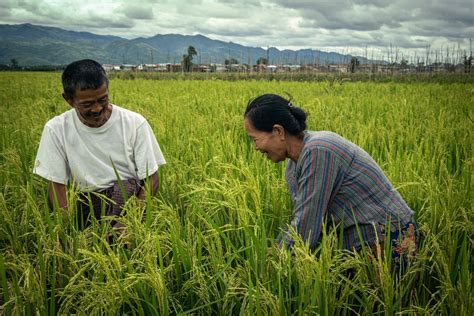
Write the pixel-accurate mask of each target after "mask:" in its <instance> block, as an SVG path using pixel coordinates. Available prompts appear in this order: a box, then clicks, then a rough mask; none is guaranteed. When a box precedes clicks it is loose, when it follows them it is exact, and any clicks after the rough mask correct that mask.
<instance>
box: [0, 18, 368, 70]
mask: <svg viewBox="0 0 474 316" xmlns="http://www.w3.org/2000/svg"><path fill="white" fill-rule="evenodd" d="M189 45H192V46H194V47H195V48H196V50H197V52H198V55H197V56H195V57H194V61H195V62H196V63H220V64H223V63H224V61H225V60H226V59H229V58H234V59H236V60H237V61H238V62H239V63H247V64H249V63H250V64H255V63H256V61H257V59H258V58H260V57H263V58H267V57H268V59H269V62H270V63H272V64H301V63H303V64H307V63H320V64H324V63H341V62H348V61H349V60H350V58H351V56H350V55H341V54H338V53H328V52H323V51H319V50H312V49H302V50H297V51H293V50H278V49H276V48H273V47H270V48H269V49H268V50H267V49H263V48H260V47H247V46H243V45H240V44H236V43H232V42H224V41H219V40H213V39H210V38H208V37H205V36H203V35H193V36H190V35H179V34H166V35H161V34H159V35H155V36H153V37H148V38H142V37H139V38H135V39H131V40H128V39H125V38H121V37H118V36H110V35H107V36H104V35H97V34H92V33H88V32H73V31H66V30H63V29H60V28H55V27H44V26H38V25H33V24H17V25H8V24H3V25H2V24H0V64H9V63H10V61H11V59H16V60H17V61H18V63H19V65H20V66H34V65H65V64H68V63H70V62H72V61H74V60H78V59H82V58H92V59H95V60H97V61H99V62H100V63H110V64H139V63H140V64H142V63H179V62H181V59H182V55H183V54H185V53H186V51H187V48H188V46H189ZM358 58H359V61H360V62H361V63H362V62H364V61H365V59H364V58H362V57H358Z"/></svg>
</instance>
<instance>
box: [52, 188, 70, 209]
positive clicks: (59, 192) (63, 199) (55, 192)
mask: <svg viewBox="0 0 474 316" xmlns="http://www.w3.org/2000/svg"><path fill="white" fill-rule="evenodd" d="M48 200H49V204H50V206H51V207H53V208H54V207H55V206H57V207H59V208H60V209H63V210H67V208H68V207H67V194H66V186H65V185H64V184H61V183H57V182H49V184H48Z"/></svg>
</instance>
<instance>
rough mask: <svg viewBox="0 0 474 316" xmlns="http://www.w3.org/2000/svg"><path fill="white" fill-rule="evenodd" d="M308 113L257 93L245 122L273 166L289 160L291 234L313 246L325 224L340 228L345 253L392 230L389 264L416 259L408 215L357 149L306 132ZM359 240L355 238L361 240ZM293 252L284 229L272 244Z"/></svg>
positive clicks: (373, 244) (339, 139) (328, 136)
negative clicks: (401, 259) (402, 256)
mask: <svg viewBox="0 0 474 316" xmlns="http://www.w3.org/2000/svg"><path fill="white" fill-rule="evenodd" d="M306 117H307V114H306V113H305V112H304V111H303V110H302V109H300V108H298V107H296V106H294V105H293V104H292V103H291V102H290V101H289V100H285V99H284V98H282V97H280V96H278V95H274V94H265V95H261V96H259V97H257V98H255V99H254V100H252V101H251V102H249V104H248V105H247V109H246V110H245V114H244V123H245V129H246V131H247V134H248V135H249V136H250V137H251V138H252V139H253V141H254V143H255V148H256V149H257V150H258V151H260V152H262V153H263V154H265V155H266V156H267V157H268V158H269V159H270V160H272V161H273V162H275V163H278V162H280V161H284V160H286V159H287V158H289V160H288V164H287V167H286V171H285V178H286V182H287V184H288V189H289V191H290V194H291V198H292V200H293V203H294V205H293V206H294V209H293V217H292V220H291V226H292V228H293V229H294V230H295V231H296V232H297V233H298V234H299V235H300V236H301V237H302V239H303V240H305V241H308V242H309V246H310V248H311V249H314V248H315V247H316V244H317V241H318V238H319V236H320V234H321V228H322V223H323V220H327V221H328V224H330V225H331V226H332V225H337V226H338V227H340V228H343V247H344V248H345V249H350V250H352V249H355V250H360V249H361V247H362V244H364V245H368V246H369V247H373V248H376V245H377V240H379V241H380V242H383V241H384V239H385V235H386V233H385V228H388V227H390V234H389V235H390V238H391V242H392V249H393V255H394V256H395V257H396V258H395V261H397V260H399V259H397V258H398V257H399V256H400V255H408V256H414V255H415V251H416V244H417V232H416V226H415V223H414V222H413V215H414V212H413V211H412V210H411V209H410V208H409V207H408V205H407V204H406V203H405V201H404V200H403V198H402V197H401V196H400V194H399V193H398V192H397V191H396V190H395V189H394V187H393V185H392V184H391V183H390V181H389V180H388V179H387V177H386V176H385V174H384V173H383V172H382V170H381V169H380V167H379V166H378V165H377V163H376V162H375V161H374V160H373V159H372V157H370V155H369V154H368V153H367V152H365V151H364V150H363V149H362V148H360V147H358V146H357V145H355V144H353V143H351V142H350V141H348V140H346V139H344V138H343V137H341V136H339V135H337V134H335V133H332V132H328V131H318V132H314V131H306ZM359 236H360V237H361V238H359ZM283 243H284V244H285V245H286V247H287V248H291V247H292V246H293V240H292V239H291V238H290V236H289V231H286V232H285V233H284V234H282V235H281V236H280V237H279V239H278V242H277V244H278V245H279V246H281V245H282V244H283Z"/></svg>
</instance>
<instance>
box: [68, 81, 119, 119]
mask: <svg viewBox="0 0 474 316" xmlns="http://www.w3.org/2000/svg"><path fill="white" fill-rule="evenodd" d="M63 97H64V99H65V100H66V101H67V103H69V105H70V106H72V107H73V108H74V109H75V110H76V113H77V116H78V117H79V119H80V120H81V122H82V123H84V124H85V125H87V126H89V127H100V126H102V125H104V124H105V122H107V120H108V119H109V117H110V114H111V113H112V107H111V105H110V103H109V90H108V88H107V83H103V84H102V85H101V86H100V87H98V88H97V89H95V90H93V89H87V90H79V89H76V92H75V94H74V98H73V99H69V98H68V97H66V96H64V95H63Z"/></svg>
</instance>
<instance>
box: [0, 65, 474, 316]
mask: <svg viewBox="0 0 474 316" xmlns="http://www.w3.org/2000/svg"><path fill="white" fill-rule="evenodd" d="M110 92H111V99H112V101H113V102H114V103H116V104H118V105H121V106H123V107H126V108H129V109H132V110H135V111H137V112H139V113H141V114H143V115H144V116H145V117H146V118H147V119H148V121H149V122H150V124H151V126H152V128H153V130H154V132H155V134H156V136H157V139H158V141H159V143H160V145H161V148H162V150H163V152H164V154H165V157H166V159H167V162H168V164H167V165H166V166H165V167H163V168H162V169H160V179H161V186H160V190H159V193H158V194H157V196H156V197H154V198H153V199H150V200H148V201H147V203H145V204H139V203H137V201H136V200H135V199H134V198H131V199H129V201H128V202H127V215H126V217H125V218H124V221H125V223H126V225H127V226H128V227H129V228H130V229H129V235H128V236H127V239H126V240H125V239H124V238H119V239H118V240H117V244H116V245H112V246H110V245H109V244H108V243H107V242H106V238H105V236H106V234H107V223H106V222H102V223H97V222H96V223H94V225H92V226H91V227H90V228H87V229H86V230H84V231H78V230H76V229H75V228H74V225H73V224H72V221H73V218H72V217H71V216H68V215H65V214H62V213H61V212H59V211H57V210H53V211H49V210H48V209H47V207H46V204H47V203H46V201H47V200H46V199H47V197H46V182H45V181H44V180H42V179H41V178H38V177H37V176H34V175H32V173H31V170H32V166H33V163H34V158H35V154H36V149H37V145H38V142H39V138H40V136H41V132H42V128H43V126H44V124H45V122H46V121H47V120H48V119H49V118H51V117H53V116H54V115H57V114H60V113H62V112H64V111H65V110H67V109H68V106H67V104H66V103H65V102H64V101H63V100H62V98H61V95H60V93H61V87H60V76H59V74H55V73H0V107H1V112H2V116H1V117H0V120H1V128H2V133H1V136H0V149H1V155H0V185H1V186H0V187H1V190H2V191H1V192H0V250H1V252H0V284H1V291H0V306H1V307H0V314H7V315H9V314H12V313H13V314H40V315H49V314H55V313H60V314H79V315H83V314H103V313H107V314H123V313H127V314H137V315H152V314H160V315H167V314H206V315H207V314H244V315H248V314H255V315H267V314H280V315H287V314H296V315H300V314H321V315H334V314H337V315H350V314H354V313H356V314H358V313H360V314H384V315H394V314H410V315H432V314H444V315H472V314H473V313H474V300H473V297H474V296H473V256H472V248H473V236H474V224H473V223H474V212H473V190H472V180H473V167H474V166H473V163H474V159H473V152H472V149H473V148H472V139H474V138H473V132H472V131H473V130H474V129H473V119H474V113H473V108H472V104H474V86H473V85H472V84H465V83H454V84H437V83H426V82H424V83H411V84H406V83H394V82H391V83H368V82H365V83H364V82H342V81H322V82H282V81H252V80H250V81H234V82H228V81H220V80H214V81H211V80H209V81H201V80H166V81H162V80H159V81H155V80H145V79H135V80H133V81H131V80H121V79H114V80H112V81H111V83H110ZM266 92H273V93H279V94H285V93H289V94H291V95H292V96H293V100H294V103H295V104H296V105H301V106H302V107H303V108H304V109H306V110H308V112H309V114H310V116H309V121H308V125H309V127H310V129H313V130H332V131H334V132H337V133H339V134H341V135H342V136H344V137H346V138H348V139H350V140H351V141H353V142H354V143H357V144H358V145H360V146H361V147H363V148H364V149H366V150H367V151H368V152H369V153H370V154H371V155H372V156H373V157H374V158H375V160H376V161H378V162H379V164H380V165H381V166H382V169H383V170H384V171H385V172H386V174H387V175H388V177H389V179H391V181H392V182H393V183H394V185H395V186H396V187H398V189H399V191H400V192H401V194H402V196H403V197H404V198H405V199H406V201H407V202H408V204H409V205H410V206H411V207H412V208H413V209H414V211H415V212H416V221H417V223H418V226H419V229H420V231H421V233H422V235H423V239H422V245H421V248H420V250H419V254H418V257H417V260H416V261H415V263H414V264H413V265H411V266H410V267H409V269H408V271H407V272H406V273H405V274H404V275H403V276H396V275H393V274H392V273H391V272H390V260H389V258H388V257H382V258H377V260H372V259H370V258H369V257H368V256H367V254H366V253H364V252H362V253H359V254H351V253H348V252H346V251H342V250H340V249H339V242H338V238H337V237H338V236H336V235H335V233H334V232H333V231H331V230H328V231H327V232H326V233H325V234H324V236H323V237H322V241H321V243H320V245H319V247H318V249H317V250H316V251H315V252H314V253H311V252H310V251H308V249H307V245H305V244H304V243H303V242H302V241H301V240H298V241H297V243H296V247H295V250H294V252H293V254H291V253H289V252H287V251H277V250H275V249H273V253H272V255H271V256H268V249H269V247H270V246H271V245H272V240H273V239H274V238H275V237H276V236H277V234H278V232H279V228H280V227H283V226H284V225H285V224H286V223H288V221H289V217H290V215H291V204H290V200H289V196H288V194H287V192H286V187H285V183H284V179H283V172H284V165H282V164H281V165H275V164H273V163H271V162H270V161H268V160H266V159H265V158H264V157H263V156H262V155H260V154H259V153H258V152H256V151H255V150H254V149H253V144H252V143H251V141H250V140H249V139H248V138H247V137H246V136H245V133H244V130H243V122H242V112H243V110H244V107H245V105H246V104H247V101H248V100H249V99H250V98H252V97H255V96H257V95H258V94H261V93H266ZM69 194H70V199H69V200H70V205H71V207H73V205H74V200H75V192H74V191H72V190H70V191H69ZM125 243H127V244H129V247H128V248H125V247H123V245H124V244H125Z"/></svg>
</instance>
